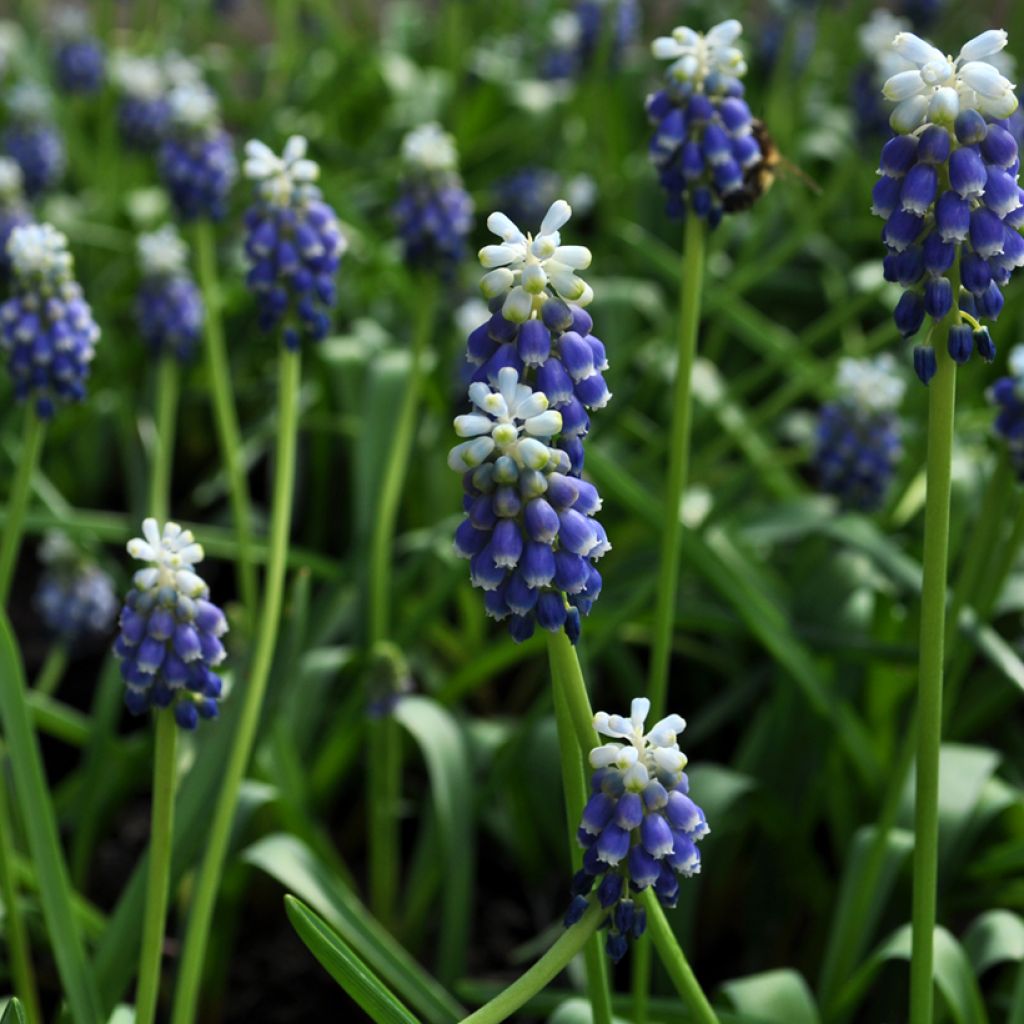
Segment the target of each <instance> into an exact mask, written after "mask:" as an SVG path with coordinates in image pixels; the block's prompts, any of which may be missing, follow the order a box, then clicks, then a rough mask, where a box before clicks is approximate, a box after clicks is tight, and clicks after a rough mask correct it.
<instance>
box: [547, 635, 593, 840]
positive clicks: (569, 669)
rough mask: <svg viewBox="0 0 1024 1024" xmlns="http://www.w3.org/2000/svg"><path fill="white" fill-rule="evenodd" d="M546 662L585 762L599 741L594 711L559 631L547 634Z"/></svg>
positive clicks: (574, 657) (572, 651)
mask: <svg viewBox="0 0 1024 1024" xmlns="http://www.w3.org/2000/svg"><path fill="white" fill-rule="evenodd" d="M548 661H549V662H550V664H551V678H552V680H554V681H555V683H556V685H557V686H559V687H560V689H561V692H562V693H563V694H564V695H565V700H566V703H567V705H568V708H569V713H570V715H571V716H572V727H573V731H574V732H575V733H576V742H577V743H578V744H579V748H580V752H581V754H582V756H583V757H584V758H585V757H586V756H587V755H588V754H589V753H590V751H591V750H593V748H594V747H596V746H598V744H599V743H600V742H601V741H600V740H599V739H598V737H597V733H596V732H594V711H593V709H592V708H591V706H590V697H589V695H588V694H587V684H586V683H585V682H584V681H583V670H582V669H581V668H580V659H579V657H578V656H577V654H576V648H575V647H573V645H572V644H571V643H570V642H569V638H568V637H567V636H566V635H565V632H564V631H562V630H559V631H558V632H557V633H549V634H548ZM573 834H575V832H574V833H573Z"/></svg>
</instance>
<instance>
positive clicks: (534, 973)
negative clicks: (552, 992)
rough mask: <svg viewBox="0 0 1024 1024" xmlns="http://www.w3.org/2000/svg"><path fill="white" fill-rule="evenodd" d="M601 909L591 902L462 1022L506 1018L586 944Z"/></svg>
mask: <svg viewBox="0 0 1024 1024" xmlns="http://www.w3.org/2000/svg"><path fill="white" fill-rule="evenodd" d="M604 913H605V912H604V911H603V910H602V909H601V907H600V906H598V905H597V904H595V905H593V906H592V907H591V908H590V909H589V910H588V911H587V912H586V913H585V914H584V915H583V917H582V918H581V919H580V920H579V921H578V922H577V923H576V924H574V925H573V926H572V927H571V928H567V929H566V930H565V931H564V932H563V933H562V935H561V936H560V937H559V939H558V940H557V941H556V942H555V944H554V945H553V946H552V947H551V948H550V949H549V950H548V951H547V952H546V953H545V954H544V955H543V956H542V957H541V958H540V959H539V960H538V961H537V962H536V963H535V964H534V965H533V966H532V967H531V968H530V969H529V970H528V971H527V972H526V973H525V974H523V975H520V977H519V978H517V979H516V980H515V981H514V982H512V984H511V985H509V987H508V988H506V989H505V990H504V991H502V992H499V993H498V995H496V996H495V997H494V998H493V999H492V1000H491V1001H490V1002H489V1003H486V1004H485V1005H484V1006H481V1007H480V1009H479V1010H477V1011H476V1013H471V1014H470V1015H469V1016H468V1017H466V1018H465V1019H464V1020H463V1022H462V1024H500V1022H501V1021H503V1020H508V1018H509V1017H511V1016H512V1014H514V1013H515V1012H516V1011H517V1010H518V1009H520V1007H522V1006H524V1005H525V1004H526V1003H528V1002H529V1001H530V1000H531V999H532V998H533V997H534V996H535V995H536V994H537V993H538V992H541V991H543V989H545V988H546V987H547V986H548V985H549V984H550V983H551V982H552V981H553V980H554V979H555V978H556V977H557V976H558V975H559V974H560V973H561V972H562V971H563V970H564V969H565V967H566V965H567V964H568V963H569V961H570V960H572V958H573V957H574V956H576V954H577V953H579V952H580V950H581V949H583V947H584V946H585V945H586V944H587V940H588V939H589V938H590V937H591V936H592V935H593V934H594V933H595V932H596V931H597V928H598V926H599V925H600V923H601V919H602V917H604Z"/></svg>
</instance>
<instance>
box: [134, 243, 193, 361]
mask: <svg viewBox="0 0 1024 1024" xmlns="http://www.w3.org/2000/svg"><path fill="white" fill-rule="evenodd" d="M136 252H137V254H138V263H139V271H140V273H141V275H142V281H141V284H140V286H139V291H138V294H137V295H136V298H135V318H136V322H137V323H138V326H139V334H141V335H142V340H143V341H144V342H145V343H146V345H147V346H148V348H149V349H150V351H151V352H153V353H154V354H155V355H163V354H165V353H168V354H171V355H174V356H176V357H177V358H178V359H180V360H181V361H182V362H187V361H188V360H189V359H190V358H191V357H192V355H193V353H194V352H195V350H196V346H197V345H198V344H199V339H200V336H201V334H202V328H203V317H204V315H205V310H204V306H203V297H202V294H201V293H200V291H199V288H198V287H197V286H196V283H195V281H194V280H193V279H192V275H191V273H190V272H189V269H188V246H187V245H186V244H185V242H184V240H183V239H182V237H181V235H179V234H178V230H177V228H175V227H174V226H173V225H172V224H165V225H164V226H163V227H162V228H160V229H159V230H157V231H151V232H149V233H148V234H143V235H139V237H138V239H137V241H136Z"/></svg>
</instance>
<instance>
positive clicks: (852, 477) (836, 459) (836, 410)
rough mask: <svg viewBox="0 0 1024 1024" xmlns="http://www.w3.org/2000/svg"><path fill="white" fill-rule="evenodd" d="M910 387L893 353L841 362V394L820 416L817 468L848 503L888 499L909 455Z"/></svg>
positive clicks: (823, 482) (862, 505)
mask: <svg viewBox="0 0 1024 1024" xmlns="http://www.w3.org/2000/svg"><path fill="white" fill-rule="evenodd" d="M905 389H906V384H905V382H904V380H903V378H902V377H901V376H900V375H899V372H898V370H897V366H896V360H895V359H894V358H893V357H892V356H891V355H889V354H888V353H885V354H883V355H880V356H877V357H876V358H874V359H849V358H844V359H841V360H840V361H839V372H838V375H837V381H836V391H837V395H836V397H835V398H834V399H833V400H832V401H830V402H827V403H826V404H825V405H824V406H823V407H822V409H821V413H820V415H819V418H818V429H817V437H816V444H815V451H814V468H815V472H816V474H817V477H818V482H819V485H820V487H821V489H822V490H823V491H826V492H827V493H829V494H834V495H835V496H836V497H837V498H838V499H839V501H840V503H841V504H842V506H843V507H844V508H852V509H857V510H859V511H864V512H870V511H874V510H875V509H877V508H879V507H880V506H881V505H882V503H883V502H884V501H885V497H886V494H887V492H888V489H889V485H890V484H891V482H892V478H893V474H894V473H895V470H896V467H897V466H898V464H899V460H900V457H901V456H902V454H903V445H902V427H901V424H900V419H899V415H898V414H897V409H898V408H899V405H900V402H901V401H902V400H903V393H904V391H905Z"/></svg>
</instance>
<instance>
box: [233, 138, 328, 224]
mask: <svg viewBox="0 0 1024 1024" xmlns="http://www.w3.org/2000/svg"><path fill="white" fill-rule="evenodd" d="M308 149H309V142H308V141H307V140H306V138H305V137H304V136H302V135H292V136H291V137H290V138H289V139H288V141H287V142H285V144H284V149H283V150H282V151H281V155H280V156H278V155H277V154H276V153H275V152H274V151H273V150H272V149H271V148H270V147H269V146H268V145H267V144H266V143H264V142H260V141H259V139H250V140H249V141H248V142H247V143H246V144H245V162H244V163H243V165H242V171H243V173H244V174H245V176H246V178H248V179H249V181H252V182H255V183H256V185H257V187H258V188H259V191H260V194H261V195H262V196H263V198H264V199H266V200H267V202H270V203H274V204H276V205H277V206H287V205H288V204H289V203H290V202H291V201H292V197H293V195H294V194H295V190H296V189H297V188H299V187H301V186H303V185H311V184H313V183H314V182H315V181H316V180H317V179H318V178H319V177H320V165H319V164H318V163H317V162H316V161H315V160H310V159H308V158H307V156H306V152H307V151H308Z"/></svg>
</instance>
